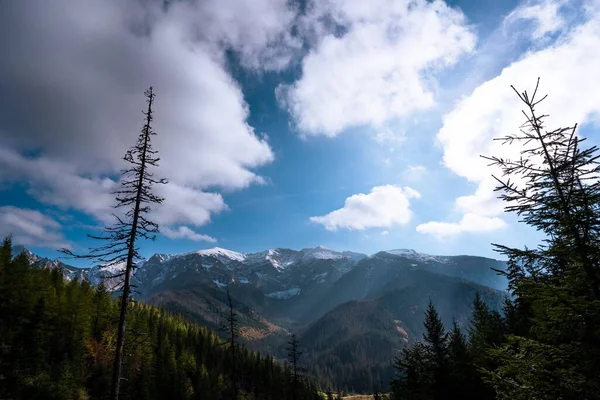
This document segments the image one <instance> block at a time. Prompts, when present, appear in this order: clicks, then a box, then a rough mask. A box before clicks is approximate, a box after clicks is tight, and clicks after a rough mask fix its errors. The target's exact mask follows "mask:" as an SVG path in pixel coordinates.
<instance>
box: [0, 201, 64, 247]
mask: <svg viewBox="0 0 600 400" xmlns="http://www.w3.org/2000/svg"><path fill="white" fill-rule="evenodd" d="M8 235H12V239H13V243H15V244H20V245H23V246H35V247H49V248H52V249H60V248H71V244H70V243H69V242H68V241H67V240H66V239H65V238H64V236H63V235H62V233H60V224H59V223H58V222H56V221H55V220H54V219H52V218H50V217H48V216H46V215H44V214H42V213H41V212H39V211H37V210H29V209H25V208H17V207H13V206H2V207H0V237H6V236H8Z"/></svg>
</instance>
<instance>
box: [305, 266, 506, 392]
mask: <svg viewBox="0 0 600 400" xmlns="http://www.w3.org/2000/svg"><path fill="white" fill-rule="evenodd" d="M355 271H356V269H355ZM476 292H479V293H480V294H481V296H482V298H483V299H484V300H485V301H486V302H487V303H488V304H489V305H490V306H491V307H492V308H493V309H496V310H499V309H500V308H501V305H502V302H503V300H504V296H505V294H504V293H503V292H501V291H498V290H495V289H492V288H489V287H486V286H482V285H478V284H476V283H473V282H470V281H466V280H463V279H460V278H454V277H450V276H444V275H440V274H437V273H434V272H429V271H426V270H419V269H412V270H406V271H403V272H402V273H401V274H399V275H398V276H396V278H395V279H393V280H391V281H390V282H389V284H388V285H385V287H384V288H382V289H381V290H376V291H375V292H374V293H371V294H369V295H368V296H365V297H364V298H363V299H361V300H351V301H348V302H344V303H342V304H340V305H338V306H337V307H335V308H334V309H332V310H330V311H328V312H327V313H326V314H325V315H324V316H323V317H321V318H319V319H318V320H316V321H315V322H314V323H312V324H311V325H309V327H308V328H307V329H305V330H304V331H302V332H301V334H300V344H301V345H302V346H303V347H304V348H305V349H306V354H305V356H306V363H307V365H311V366H312V368H313V369H314V370H315V371H318V374H319V376H321V377H323V378H326V379H330V380H334V381H335V382H336V383H338V384H339V385H341V387H346V388H349V389H352V390H356V391H358V392H368V391H370V390H372V389H373V385H379V382H380V381H383V382H389V380H390V379H391V378H392V376H393V368H392V362H393V359H394V356H396V355H397V354H398V352H399V350H400V349H401V348H402V347H404V346H405V345H406V344H409V343H412V342H414V341H418V340H421V338H422V335H423V333H424V328H423V319H424V312H425V309H426V308H427V304H428V302H429V300H430V299H431V300H432V301H433V302H434V304H435V305H436V308H437V310H438V312H439V313H440V316H441V317H442V322H444V324H445V325H446V327H450V326H452V319H453V318H455V319H456V320H457V322H458V323H459V325H460V326H461V327H462V328H463V329H465V330H466V327H467V326H468V324H469V318H470V314H471V305H472V303H473V299H474V297H475V293H476Z"/></svg>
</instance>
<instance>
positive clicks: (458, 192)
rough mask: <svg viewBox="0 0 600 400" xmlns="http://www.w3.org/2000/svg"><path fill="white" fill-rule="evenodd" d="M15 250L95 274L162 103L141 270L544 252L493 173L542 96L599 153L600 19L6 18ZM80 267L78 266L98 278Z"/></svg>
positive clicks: (174, 4)
mask: <svg viewBox="0 0 600 400" xmlns="http://www.w3.org/2000/svg"><path fill="white" fill-rule="evenodd" d="M0 48H1V49H2V52H3V55H2V61H1V62H0V235H1V236H6V235H8V234H11V235H12V237H13V241H14V242H15V243H18V244H23V245H25V246H27V247H29V248H31V249H32V250H34V251H35V252H37V253H38V254H40V255H43V256H47V257H52V258H54V257H57V256H59V253H58V252H57V251H56V250H57V249H59V248H62V247H66V248H70V249H72V250H73V251H74V252H76V253H85V252H86V251H87V249H88V248H89V247H90V246H92V247H93V246H95V245H98V243H95V242H94V241H93V240H91V239H89V238H88V237H87V234H90V233H91V234H94V233H98V232H99V229H101V228H102V227H103V226H110V225H111V224H113V223H114V220H113V218H112V216H111V213H112V212H113V209H112V206H113V205H114V196H113V195H112V194H111V193H112V191H114V190H115V189H116V188H117V187H118V182H119V178H120V170H121V169H122V168H124V167H125V166H126V165H125V163H124V161H123V156H124V154H125V152H126V150H127V149H128V148H129V147H130V146H132V145H133V144H134V143H135V140H136V138H137V135H139V132H140V129H141V127H142V124H143V115H142V113H141V110H142V109H143V108H144V105H145V99H144V90H145V89H146V88H148V87H149V86H153V88H154V91H155V93H156V95H157V97H156V101H155V108H154V111H155V114H154V122H153V127H154V130H155V131H156V132H157V136H155V137H154V138H153V145H154V147H155V149H157V150H158V151H159V154H160V157H161V161H160V165H159V167H158V168H156V169H155V171H154V172H155V174H156V175H157V176H160V177H164V178H167V179H168V180H169V183H168V184H167V185H164V186H160V187H156V193H157V194H158V195H160V196H163V197H164V198H165V201H164V203H163V204H162V205H160V206H155V207H153V209H152V212H151V218H152V219H153V220H154V221H156V222H157V223H158V224H159V225H160V229H161V233H160V235H159V236H158V237H157V238H156V240H155V241H153V242H152V241H147V242H143V243H140V246H141V250H142V251H141V253H142V254H143V255H144V256H146V257H149V256H151V255H152V254H154V253H181V252H187V251H193V250H197V249H203V248H209V247H215V246H218V247H224V248H228V249H232V250H236V251H240V252H253V251H261V250H265V249H269V248H277V247H286V248H293V249H301V248H305V247H312V246H317V245H322V246H326V247H329V248H332V249H337V250H353V251H359V252H364V253H367V254H372V253H375V252H377V251H380V250H386V249H396V248H412V249H415V250H417V251H421V252H425V253H430V254H442V255H455V254H472V255H481V256H487V257H495V258H499V257H500V256H499V255H498V254H497V253H495V252H494V251H493V249H492V246H491V244H490V243H501V244H505V245H508V246H516V247H523V246H535V245H536V244H537V243H539V242H540V240H541V239H542V236H541V235H540V234H539V233H538V232H535V231H534V230H532V229H531V228H529V227H527V226H525V225H523V224H522V223H520V222H519V220H518V217H517V216H515V215H511V214H506V213H504V212H503V204H502V202H501V201H500V200H498V199H497V194H498V193H496V192H494V187H495V181H494V179H493V177H492V175H493V174H495V173H496V174H497V173H498V171H494V170H493V169H492V168H491V167H489V166H488V165H487V161H486V160H484V159H483V158H481V157H480V155H492V154H493V155H501V156H506V157H510V156H511V155H512V156H514V155H516V154H518V152H519V148H517V147H515V146H502V145H500V143H499V142H498V141H493V138H496V137H500V136H504V135H506V134H510V133H514V132H516V131H517V130H518V128H519V126H520V125H521V124H522V123H523V115H522V114H521V109H522V104H521V103H520V102H519V99H518V98H517V96H516V94H515V93H514V92H513V91H512V89H511V88H510V85H514V86H515V87H516V88H517V89H519V91H523V90H529V91H532V90H533V88H534V87H535V83H536V80H537V78H538V77H540V78H541V83H540V91H542V92H543V93H545V94H548V95H549V97H548V98H547V100H545V101H544V103H542V104H541V105H540V106H539V107H540V111H542V112H543V113H544V114H549V117H548V119H547V122H548V126H549V127H558V126H571V125H573V124H575V123H578V124H579V125H578V126H579V131H578V132H579V134H580V135H582V136H585V137H587V138H588V139H589V141H590V143H591V144H594V143H598V140H597V139H598V138H599V137H600V135H599V129H598V126H599V124H600V101H599V100H598V95H597V94H598V93H600V72H599V71H600V52H599V51H598V50H597V49H599V48H600V0H577V1H566V0H542V1H514V0H491V1H485V2H482V1H466V0H460V1H452V2H444V1H425V0H410V1H409V0H369V1H363V0H319V1H315V0H302V1H286V0H202V1H200V0H186V1H183V0H171V1H168V0H85V1H75V0H54V1H52V2H51V3H50V2H47V1H45V0H28V1H12V2H11V1H5V2H2V3H0ZM72 263H74V264H76V265H81V266H84V264H78V263H77V262H72Z"/></svg>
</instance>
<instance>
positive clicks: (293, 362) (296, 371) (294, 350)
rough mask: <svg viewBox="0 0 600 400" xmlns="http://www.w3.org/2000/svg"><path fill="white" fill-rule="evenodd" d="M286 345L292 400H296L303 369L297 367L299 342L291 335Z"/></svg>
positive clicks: (299, 354) (294, 335)
mask: <svg viewBox="0 0 600 400" xmlns="http://www.w3.org/2000/svg"><path fill="white" fill-rule="evenodd" d="M287 344H288V347H287V348H286V350H287V352H288V354H287V356H288V363H290V366H291V384H292V399H293V400H296V399H297V398H298V389H299V384H300V379H301V378H302V372H303V369H302V368H301V367H300V365H299V361H300V356H302V351H301V350H300V345H299V341H298V338H297V337H296V334H295V333H293V334H292V335H291V337H290V340H289V341H288V342H287Z"/></svg>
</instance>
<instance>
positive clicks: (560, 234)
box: [486, 79, 600, 399]
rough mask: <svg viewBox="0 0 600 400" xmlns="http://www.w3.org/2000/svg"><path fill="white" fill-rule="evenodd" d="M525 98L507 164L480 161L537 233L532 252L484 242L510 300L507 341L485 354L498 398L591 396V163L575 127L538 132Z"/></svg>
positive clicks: (593, 157) (594, 164)
mask: <svg viewBox="0 0 600 400" xmlns="http://www.w3.org/2000/svg"><path fill="white" fill-rule="evenodd" d="M538 88H539V79H538V82H537V84H536V87H535V90H534V92H533V94H532V95H531V96H530V94H529V93H527V91H525V92H523V93H519V92H518V91H517V90H516V89H515V88H514V87H513V90H514V91H515V92H516V93H517V95H518V97H519V98H520V100H521V101H522V102H523V103H524V104H525V110H524V111H523V114H524V115H525V119H526V122H525V124H524V125H523V126H522V127H521V130H520V132H519V133H516V134H511V135H508V136H506V137H504V138H501V139H500V140H502V141H503V142H504V143H505V144H509V145H514V144H517V145H521V151H520V153H521V155H520V157H519V158H517V159H505V158H500V157H486V158H488V159H489V160H490V161H491V164H492V165H494V166H495V167H498V168H499V169H500V170H501V171H502V177H499V178H498V177H495V178H496V180H497V181H498V187H497V188H496V190H497V191H499V192H500V198H501V199H502V200H504V201H505V202H506V211H508V212H514V213H516V214H517V215H518V216H520V217H521V220H522V221H523V222H525V223H526V224H527V225H529V226H531V227H534V228H536V229H537V230H539V231H541V232H542V233H544V234H545V235H546V239H545V240H544V242H543V243H542V244H540V245H539V246H538V248H536V249H528V248H525V249H517V248H510V247H507V246H503V245H499V244H494V246H495V248H496V250H497V251H499V252H500V253H502V254H503V255H505V256H506V257H507V258H508V271H507V273H506V275H507V277H508V279H509V285H510V286H509V287H510V290H511V291H512V296H513V297H514V299H515V303H514V308H513V306H512V305H511V306H510V307H509V309H508V311H510V314H509V315H507V319H506V321H505V322H506V323H505V325H507V326H508V329H509V332H510V334H509V335H507V337H506V341H507V343H506V344H504V345H502V346H501V347H499V348H496V349H490V351H489V354H490V357H491V358H492V359H493V360H494V363H495V365H492V366H491V367H489V366H488V367H487V368H486V370H487V375H488V379H489V381H490V382H491V384H493V385H494V386H495V388H496V391H497V392H498V397H499V398H501V399H503V398H506V399H508V398H510V399H525V398H539V399H556V398H562V399H570V398H574V399H575V398H578V399H582V398H587V399H592V398H598V393H599V391H600V383H599V381H598V379H597V377H598V376H600V318H599V316H600V245H599V243H600V241H599V239H600V181H599V180H598V176H599V175H600V164H599V162H598V157H599V156H598V154H597V150H598V149H597V147H595V146H591V147H587V148H584V146H583V142H584V140H585V139H583V138H580V137H578V135H577V133H576V130H577V125H574V126H571V127H561V128H557V129H554V130H547V129H546V127H545V122H544V121H545V118H546V115H543V114H539V113H538V112H537V108H538V106H539V104H540V103H541V102H542V101H543V100H544V99H545V98H546V96H544V97H542V98H539V97H538Z"/></svg>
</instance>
